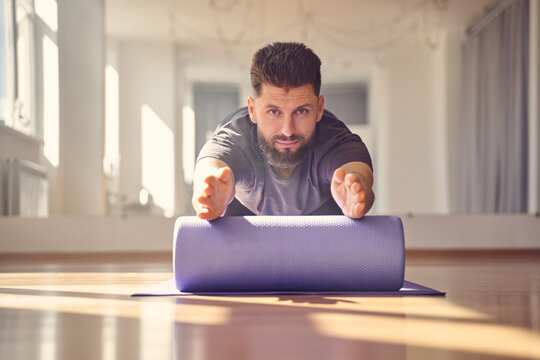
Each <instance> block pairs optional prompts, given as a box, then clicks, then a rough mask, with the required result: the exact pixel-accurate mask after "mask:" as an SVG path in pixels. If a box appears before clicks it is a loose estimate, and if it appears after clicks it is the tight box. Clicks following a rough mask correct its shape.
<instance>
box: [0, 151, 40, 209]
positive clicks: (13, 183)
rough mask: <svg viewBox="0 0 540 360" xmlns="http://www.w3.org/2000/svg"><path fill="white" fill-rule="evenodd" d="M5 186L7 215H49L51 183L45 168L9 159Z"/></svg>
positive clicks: (16, 159)
mask: <svg viewBox="0 0 540 360" xmlns="http://www.w3.org/2000/svg"><path fill="white" fill-rule="evenodd" d="M4 184H5V187H4V189H5V191H4V194H5V196H6V200H7V201H5V213H6V215H8V216H28V217H43V216H48V215H49V195H48V194H49V182H48V181H47V170H46V168H45V167H43V166H41V165H38V164H35V163H32V162H29V161H25V160H20V159H18V158H11V159H8V160H7V161H6V168H5V182H4Z"/></svg>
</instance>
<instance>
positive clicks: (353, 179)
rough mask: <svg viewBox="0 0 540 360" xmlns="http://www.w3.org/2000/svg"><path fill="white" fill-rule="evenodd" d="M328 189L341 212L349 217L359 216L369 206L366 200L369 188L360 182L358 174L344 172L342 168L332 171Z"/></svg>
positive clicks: (369, 191)
mask: <svg viewBox="0 0 540 360" xmlns="http://www.w3.org/2000/svg"><path fill="white" fill-rule="evenodd" d="M330 190H331V192H332V196H333V197H334V200H335V201H336V203H337V204H338V205H339V207H340V208H341V211H343V214H344V215H346V216H348V217H350V218H353V219H359V218H361V217H362V216H364V215H365V214H366V212H367V211H368V210H369V207H371V204H370V203H369V201H368V200H369V199H368V197H369V196H371V195H370V194H371V190H370V189H368V188H367V185H363V184H362V179H361V177H360V176H358V175H357V174H354V173H346V172H345V170H344V169H343V168H338V169H337V170H336V171H334V176H333V177H332V185H331V187H330Z"/></svg>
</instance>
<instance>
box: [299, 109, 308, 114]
mask: <svg viewBox="0 0 540 360" xmlns="http://www.w3.org/2000/svg"><path fill="white" fill-rule="evenodd" d="M297 112H298V114H300V115H305V114H307V112H308V111H307V109H298V111H297Z"/></svg>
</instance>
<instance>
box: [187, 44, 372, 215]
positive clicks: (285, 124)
mask: <svg viewBox="0 0 540 360" xmlns="http://www.w3.org/2000/svg"><path fill="white" fill-rule="evenodd" d="M320 66H321V62H320V60H319V58H318V57H317V55H315V54H314V53H313V52H312V51H311V50H310V49H309V48H307V47H306V46H305V45H303V44H299V43H273V44H271V45H268V46H266V47H264V48H262V49H260V50H258V51H257V52H256V53H255V54H254V56H253V59H252V65H251V84H252V87H253V95H254V97H249V98H248V106H247V108H243V109H240V110H238V111H236V112H235V113H233V114H232V115H231V116H229V117H228V118H227V119H226V121H225V122H224V123H222V125H221V126H220V127H219V128H218V129H217V130H216V132H215V133H214V136H213V137H212V139H210V140H209V141H208V142H207V143H206V144H205V145H204V146H203V148H202V150H201V152H200V154H199V156H198V159H197V164H196V166H195V174H194V187H193V190H194V191H193V199H192V203H193V207H194V209H195V211H196V212H197V215H198V216H199V217H200V218H202V219H207V220H214V219H216V218H218V217H220V216H223V215H225V214H226V212H227V208H228V206H229V204H231V202H232V201H233V200H235V203H236V202H237V201H238V202H239V203H241V206H242V207H245V208H247V209H248V210H249V211H250V212H252V213H254V214H256V215H302V214H315V213H318V214H321V213H328V214H330V213H343V214H344V215H347V216H349V217H351V218H361V217H362V216H364V215H365V214H366V213H367V212H368V211H369V209H370V208H371V206H372V205H373V201H374V194H373V191H372V186H373V172H372V167H371V158H370V156H369V153H368V151H367V149H366V147H365V145H364V143H363V142H362V140H361V139H360V138H359V137H358V136H357V135H354V134H352V133H351V132H350V131H349V130H348V129H347V127H346V126H345V125H344V124H343V123H342V122H341V121H339V120H338V119H337V118H336V117H335V116H334V115H332V114H331V113H330V112H328V111H325V110H324V97H323V96H322V95H320V94H319V92H320V87H321V73H320ZM235 197H236V199H235ZM334 201H335V203H334ZM332 204H337V206H339V208H338V212H336V211H332V210H330V211H325V209H326V208H329V207H330V208H331V205H332ZM231 206H232V205H231ZM227 215H228V213H227Z"/></svg>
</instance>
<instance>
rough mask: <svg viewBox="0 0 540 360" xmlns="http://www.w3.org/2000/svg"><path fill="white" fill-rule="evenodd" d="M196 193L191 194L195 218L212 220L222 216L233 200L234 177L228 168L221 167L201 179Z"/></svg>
mask: <svg viewBox="0 0 540 360" xmlns="http://www.w3.org/2000/svg"><path fill="white" fill-rule="evenodd" d="M199 189H200V190H199V191H198V193H195V194H193V207H194V208H195V211H197V216H198V217H200V218H201V219H205V220H214V219H217V218H218V217H220V216H222V215H223V214H224V213H225V210H227V206H228V205H229V203H230V202H231V200H232V199H233V198H234V175H233V172H232V170H231V168H229V167H222V168H219V169H217V170H216V171H215V173H214V174H211V175H208V176H206V177H205V178H204V179H203V184H202V186H199Z"/></svg>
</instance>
